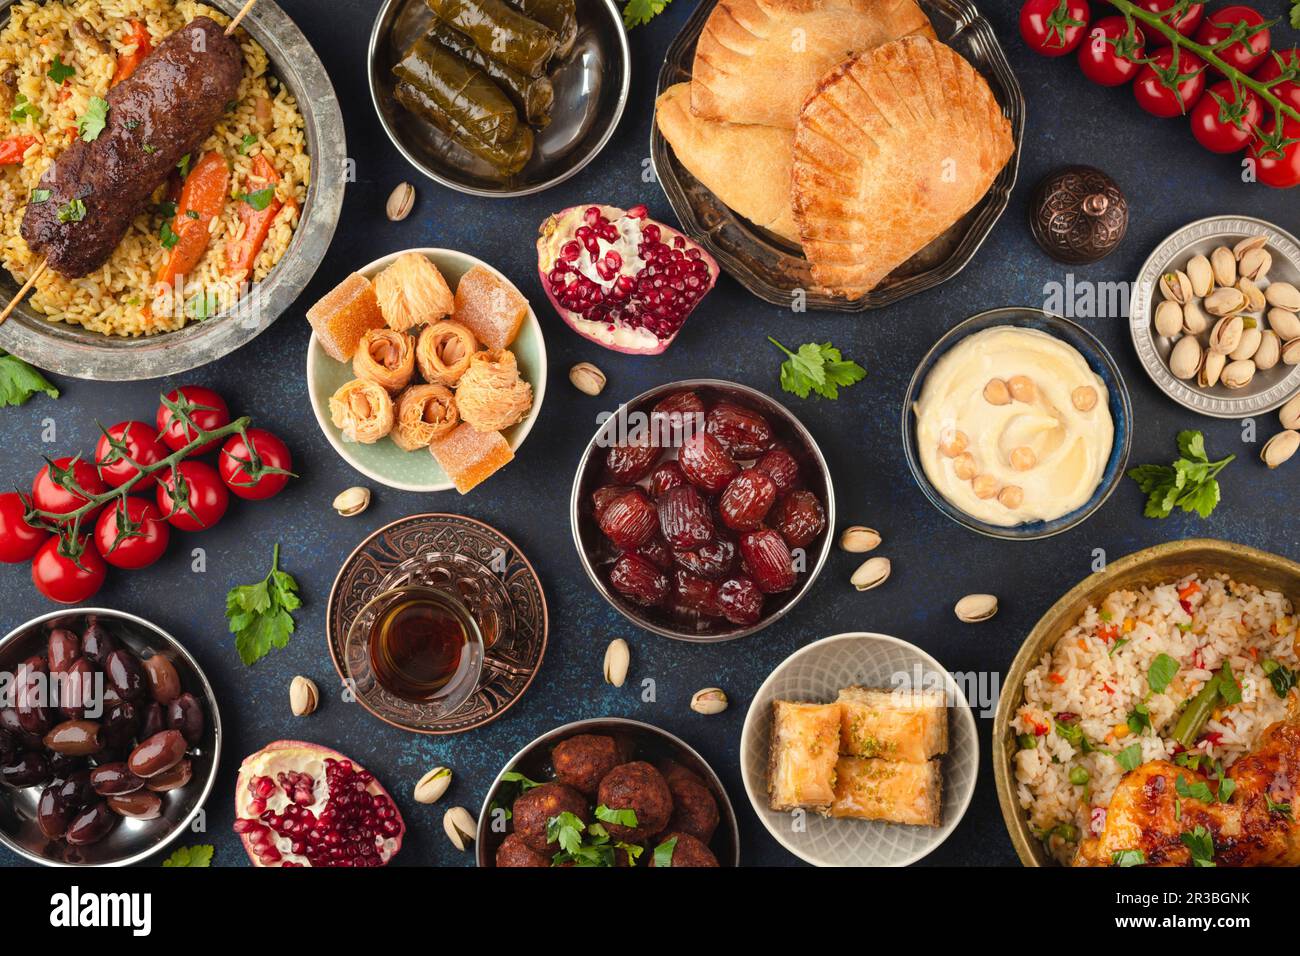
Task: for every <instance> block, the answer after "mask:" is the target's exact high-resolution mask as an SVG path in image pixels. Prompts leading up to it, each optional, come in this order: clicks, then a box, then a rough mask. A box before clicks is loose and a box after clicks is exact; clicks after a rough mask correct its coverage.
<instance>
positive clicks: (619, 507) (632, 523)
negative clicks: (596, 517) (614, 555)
mask: <svg viewBox="0 0 1300 956" xmlns="http://www.w3.org/2000/svg"><path fill="white" fill-rule="evenodd" d="M655 527H656V518H655V509H654V505H652V504H651V503H650V499H649V498H647V497H646V496H645V492H644V491H642V490H641V489H640V488H633V489H632V490H631V491H628V492H626V493H624V494H622V495H619V497H617V498H615V499H614V500H613V501H611V502H610V503H609V504H608V505H607V506H606V507H605V510H604V512H603V513H602V514H601V516H600V530H601V531H603V532H604V533H605V537H607V538H609V540H610V541H613V542H614V545H615V546H616V547H618V548H620V549H622V550H623V551H635V550H636V549H637V548H639V547H641V545H643V544H645V543H646V542H647V541H649V540H650V536H651V535H652V534H654V533H655Z"/></svg>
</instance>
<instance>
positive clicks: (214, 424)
mask: <svg viewBox="0 0 1300 956" xmlns="http://www.w3.org/2000/svg"><path fill="white" fill-rule="evenodd" d="M167 401H168V402H172V403H173V404H179V406H180V407H182V408H183V409H184V410H185V411H186V412H187V414H188V415H189V416H190V419H191V420H192V421H193V422H194V424H195V425H197V426H198V427H199V428H202V429H203V430H204V431H212V430H213V429H214V428H220V427H222V426H223V425H229V424H230V409H229V408H228V407H227V406H226V400H225V399H224V398H222V397H221V396H220V395H218V394H217V393H216V392H214V391H213V390H212V389H210V388H203V387H202V386H200V385H182V386H181V387H180V388H178V389H176V390H175V391H172V392H168V393H167ZM157 424H158V434H159V435H160V436H161V437H162V440H163V442H165V443H166V445H167V447H168V448H170V449H171V450H172V451H180V450H181V449H182V448H184V447H185V446H186V445H188V444H189V443H190V442H192V441H193V440H194V439H195V438H196V437H198V436H197V435H196V434H195V432H194V430H193V429H192V428H189V427H187V426H186V425H185V424H184V423H183V422H182V421H180V419H178V418H177V417H176V416H175V415H174V414H173V413H172V410H171V409H170V408H168V407H167V404H166V403H165V402H162V403H159V405H158V415H157ZM216 447H217V440H216V439H213V440H212V441H210V442H207V443H205V444H203V445H200V446H199V447H198V448H196V449H194V451H193V452H191V454H194V455H206V454H207V453H208V452H210V451H212V450H213V449H214V448H216Z"/></svg>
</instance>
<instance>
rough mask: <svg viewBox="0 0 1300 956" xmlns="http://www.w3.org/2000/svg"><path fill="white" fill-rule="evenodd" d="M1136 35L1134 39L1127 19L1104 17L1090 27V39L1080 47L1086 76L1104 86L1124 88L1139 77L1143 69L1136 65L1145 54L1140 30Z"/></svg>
mask: <svg viewBox="0 0 1300 956" xmlns="http://www.w3.org/2000/svg"><path fill="white" fill-rule="evenodd" d="M1134 31H1135V33H1136V36H1135V37H1133V38H1130V37H1129V36H1128V23H1127V22H1126V21H1125V20H1124V18H1123V17H1102V18H1101V19H1100V20H1098V21H1097V22H1096V23H1094V24H1093V25H1092V26H1091V27H1089V28H1088V36H1087V39H1085V40H1084V42H1083V45H1082V46H1080V47H1079V69H1081V70H1083V75H1084V76H1086V77H1087V78H1088V79H1090V80H1092V82H1094V83H1096V84H1098V85H1100V86H1123V85H1124V84H1125V83H1127V82H1128V81H1129V80H1131V79H1133V77H1135V76H1137V74H1138V70H1140V69H1141V68H1142V64H1141V63H1138V62H1136V61H1137V60H1139V59H1141V57H1142V54H1143V35H1142V31H1141V29H1139V28H1137V27H1136V26H1135V27H1134Z"/></svg>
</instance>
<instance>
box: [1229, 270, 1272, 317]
mask: <svg viewBox="0 0 1300 956" xmlns="http://www.w3.org/2000/svg"><path fill="white" fill-rule="evenodd" d="M1237 291H1238V292H1240V293H1241V294H1242V295H1244V296H1245V297H1246V311H1248V312H1263V311H1264V310H1265V309H1266V308H1268V300H1267V299H1266V298H1265V297H1264V293H1263V292H1262V291H1261V290H1260V288H1259V286H1257V285H1255V283H1254V282H1252V281H1251V280H1250V279H1247V278H1246V277H1245V276H1242V277H1241V278H1240V279H1238V280H1237Z"/></svg>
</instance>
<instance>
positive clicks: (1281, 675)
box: [1260, 658, 1296, 697]
mask: <svg viewBox="0 0 1300 956" xmlns="http://www.w3.org/2000/svg"><path fill="white" fill-rule="evenodd" d="M1260 666H1261V667H1263V668H1264V673H1265V675H1267V677H1268V682H1269V683H1270V684H1272V685H1273V693H1275V694H1277V696H1279V697H1286V695H1287V694H1288V693H1289V692H1290V690H1291V688H1292V687H1294V686H1295V685H1296V672H1295V671H1293V670H1292V669H1291V668H1289V667H1287V666H1286V665H1285V664H1279V663H1278V662H1277V661H1275V660H1273V659H1272V658H1269V659H1268V660H1266V661H1264V663H1263V664H1261V665H1260Z"/></svg>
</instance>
